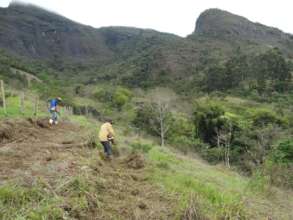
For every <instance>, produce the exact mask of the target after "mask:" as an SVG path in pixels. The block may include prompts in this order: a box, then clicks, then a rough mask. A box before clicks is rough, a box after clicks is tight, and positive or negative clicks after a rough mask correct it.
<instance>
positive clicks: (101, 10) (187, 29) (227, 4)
mask: <svg viewBox="0 0 293 220" xmlns="http://www.w3.org/2000/svg"><path fill="white" fill-rule="evenodd" d="M10 2H11V0H0V7H7V6H8V4H9V3H10ZM22 2H27V3H33V4H35V5H38V6H41V7H43V8H46V9H49V10H51V11H54V12H57V13H58V14H61V15H63V16H65V17H67V18H69V19H71V20H74V21H77V22H79V23H82V24H87V25H90V26H93V27H97V28H98V27H105V26H131V27H138V28H151V29H155V30H157V31H161V32H168V33H173V34H176V35H179V36H182V37H185V36H187V35H189V34H191V33H192V32H193V31H194V28H195V21H196V19H197V17H198V16H199V15H200V13H201V12H203V11H204V10H206V9H209V8H219V9H222V10H226V11H229V12H232V13H234V14H238V15H241V16H244V17H246V18H248V19H249V20H251V21H254V22H259V23H262V24H265V25H268V26H273V27H277V28H279V29H281V30H283V31H285V32H288V33H293V24H292V23H293V13H292V10H293V0H278V1H275V0H271V1H268V0H246V1H240V0H238V1H237V0H24V1H22Z"/></svg>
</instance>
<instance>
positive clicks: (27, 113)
mask: <svg viewBox="0 0 293 220" xmlns="http://www.w3.org/2000/svg"><path fill="white" fill-rule="evenodd" d="M6 112H7V113H6V114H5V113H4V109H3V108H2V106H1V107H0V118H7V117H9V118H21V117H33V116H34V102H33V100H31V98H28V99H26V100H25V101H24V110H23V112H21V111H20V98H19V97H18V96H10V97H8V98H7V99H6ZM45 115H48V112H46V107H45V103H43V102H40V104H39V107H38V116H40V117H42V116H45Z"/></svg>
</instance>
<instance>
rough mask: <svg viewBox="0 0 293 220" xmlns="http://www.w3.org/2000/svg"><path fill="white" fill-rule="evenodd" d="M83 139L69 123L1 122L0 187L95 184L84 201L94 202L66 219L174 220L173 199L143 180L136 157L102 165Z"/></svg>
mask: <svg viewBox="0 0 293 220" xmlns="http://www.w3.org/2000/svg"><path fill="white" fill-rule="evenodd" d="M88 137H89V134H88V131H86V130H83V129H81V128H80V127H78V126H76V125H74V124H71V123H70V122H63V123H62V124H60V125H58V126H57V127H55V128H51V127H48V126H47V121H46V120H38V121H36V120H31V119H30V120H20V121H5V122H1V124H0V168H1V169H0V185H1V184H4V183H7V182H10V181H14V182H15V181H17V182H18V183H21V185H25V186H30V185H32V184H33V183H34V182H35V181H37V180H39V179H42V181H44V182H46V185H47V186H48V188H49V189H50V190H51V191H52V192H53V194H58V193H59V192H58V190H57V189H58V188H62V187H60V185H64V186H66V184H67V182H70V180H71V179H72V178H75V177H81V178H82V179H85V180H87V181H89V182H90V183H94V185H97V186H95V187H97V188H96V189H95V190H96V191H95V193H93V194H92V195H90V198H91V197H97V198H99V203H97V202H94V203H93V204H92V206H93V207H92V211H91V212H90V213H87V214H86V215H82V214H81V213H75V214H72V215H73V216H72V219H101V220H102V219H105V220H107V219H134V220H144V219H150V220H152V219H154V220H155V219H164V220H165V219H174V210H175V209H174V207H175V204H176V201H175V199H174V197H173V198H171V197H170V196H167V195H166V194H165V193H164V192H163V191H162V190H161V189H159V188H158V187H156V186H154V185H152V184H151V183H150V182H149V181H148V179H147V175H146V171H145V169H146V168H144V161H143V157H142V156H141V155H128V156H126V157H123V156H121V157H120V158H115V159H114V160H113V161H111V162H106V161H103V160H101V159H100V157H99V152H98V150H97V149H96V148H92V147H91V146H90V145H91V144H90V143H88V141H87V140H88ZM65 188H66V187H65ZM58 196H66V195H63V194H62V195H59V194H58ZM65 208H66V205H65ZM66 209H68V207H67V208H66Z"/></svg>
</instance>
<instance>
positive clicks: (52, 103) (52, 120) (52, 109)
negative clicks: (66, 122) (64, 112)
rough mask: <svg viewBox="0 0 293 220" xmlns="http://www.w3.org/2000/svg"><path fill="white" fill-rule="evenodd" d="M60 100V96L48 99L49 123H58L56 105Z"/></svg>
mask: <svg viewBox="0 0 293 220" xmlns="http://www.w3.org/2000/svg"><path fill="white" fill-rule="evenodd" d="M61 101H62V99H61V98H60V97H57V98H54V99H51V100H49V105H50V106H49V112H50V113H51V118H50V120H49V123H50V125H54V124H55V125H57V124H58V113H59V108H58V105H59V103H60V102H61Z"/></svg>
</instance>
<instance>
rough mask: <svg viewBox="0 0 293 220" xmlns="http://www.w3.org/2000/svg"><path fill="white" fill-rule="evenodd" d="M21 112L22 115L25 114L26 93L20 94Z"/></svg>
mask: <svg viewBox="0 0 293 220" xmlns="http://www.w3.org/2000/svg"><path fill="white" fill-rule="evenodd" d="M19 111H20V113H21V114H24V92H21V93H20V106H19Z"/></svg>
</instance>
